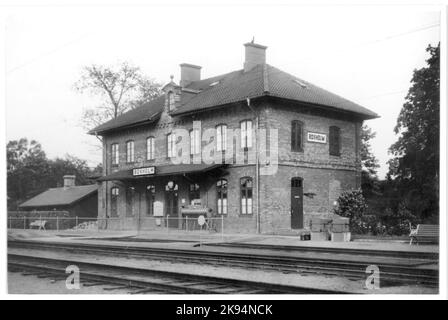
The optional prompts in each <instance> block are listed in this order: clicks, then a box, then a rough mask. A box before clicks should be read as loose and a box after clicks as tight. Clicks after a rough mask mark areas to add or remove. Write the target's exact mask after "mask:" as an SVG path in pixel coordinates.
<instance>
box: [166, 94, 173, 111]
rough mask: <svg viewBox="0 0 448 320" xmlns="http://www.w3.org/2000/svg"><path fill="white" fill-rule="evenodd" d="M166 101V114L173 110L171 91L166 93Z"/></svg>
mask: <svg viewBox="0 0 448 320" xmlns="http://www.w3.org/2000/svg"><path fill="white" fill-rule="evenodd" d="M167 100H168V112H171V111H173V110H174V107H175V105H174V104H175V100H174V93H173V92H172V91H170V92H168V96H167Z"/></svg>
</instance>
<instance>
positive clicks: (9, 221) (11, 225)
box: [9, 216, 12, 229]
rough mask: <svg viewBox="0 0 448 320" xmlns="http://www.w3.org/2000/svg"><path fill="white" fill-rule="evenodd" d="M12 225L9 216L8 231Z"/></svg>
mask: <svg viewBox="0 0 448 320" xmlns="http://www.w3.org/2000/svg"><path fill="white" fill-rule="evenodd" d="M11 227H12V224H11V216H10V217H9V229H12V228H11Z"/></svg>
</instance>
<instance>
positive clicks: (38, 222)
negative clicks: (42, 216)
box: [30, 220, 47, 230]
mask: <svg viewBox="0 0 448 320" xmlns="http://www.w3.org/2000/svg"><path fill="white" fill-rule="evenodd" d="M46 224H47V221H46V220H35V221H33V222H31V223H30V229H32V228H33V227H36V228H39V230H42V229H44V230H45V225H46Z"/></svg>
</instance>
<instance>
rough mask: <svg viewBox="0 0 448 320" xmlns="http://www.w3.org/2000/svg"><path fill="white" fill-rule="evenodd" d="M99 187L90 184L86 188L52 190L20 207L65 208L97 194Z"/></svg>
mask: <svg viewBox="0 0 448 320" xmlns="http://www.w3.org/2000/svg"><path fill="white" fill-rule="evenodd" d="M97 190H98V186H97V185H96V184H90V185H85V186H74V187H69V188H63V187H62V188H51V189H48V190H47V191H44V192H42V193H40V194H38V195H37V196H35V197H34V198H31V199H29V200H27V201H25V202H24V203H22V204H21V205H20V206H19V207H21V208H26V207H28V208H29V207H46V206H65V205H71V204H73V203H75V202H77V201H79V200H81V199H82V198H84V197H86V196H88V195H90V194H92V193H94V192H97Z"/></svg>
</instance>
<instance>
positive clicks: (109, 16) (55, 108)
mask: <svg viewBox="0 0 448 320" xmlns="http://www.w3.org/2000/svg"><path fill="white" fill-rule="evenodd" d="M5 23H6V31H5V35H6V37H5V46H6V52H5V55H6V57H5V60H6V61H5V69H6V129H7V131H6V139H7V140H8V141H9V140H15V139H19V138H21V137H27V138H28V139H34V140H37V141H39V142H40V143H41V144H42V147H43V149H44V150H45V152H46V153H47V155H48V157H50V158H54V157H57V156H58V157H63V156H64V155H65V154H71V155H75V156H77V157H79V158H82V159H85V160H87V161H88V163H89V165H90V166H96V165H97V164H98V163H99V162H100V161H101V152H100V150H98V149H97V148H96V147H95V144H96V138H95V137H92V136H89V135H87V134H86V132H85V130H84V129H83V128H82V126H81V122H80V118H81V114H82V111H83V109H84V108H86V107H90V106H93V105H94V103H95V99H94V98H93V97H91V96H88V95H81V94H79V93H77V92H76V91H75V90H74V89H73V84H74V83H75V82H76V81H77V80H78V79H79V77H80V74H81V70H82V68H83V66H86V65H90V64H92V63H95V64H103V65H113V64H116V63H118V62H120V61H129V62H131V63H133V64H134V65H137V66H139V67H140V68H141V69H142V71H143V72H144V73H145V74H147V75H148V76H150V77H152V78H154V79H156V80H157V81H159V82H161V83H166V82H168V81H169V80H170V75H171V74H173V75H174V80H175V81H178V80H179V73H180V68H179V64H180V63H183V62H187V63H193V64H197V65H200V66H202V77H203V78H207V77H210V76H214V75H219V74H222V73H227V72H229V71H233V70H239V69H242V67H243V60H244V47H243V44H244V43H246V42H249V41H250V40H251V39H252V38H253V37H255V42H257V43H260V44H263V45H266V46H268V49H267V63H269V64H270V65H273V66H275V67H277V68H280V69H282V70H284V71H286V72H288V73H291V74H293V75H295V76H297V77H299V78H302V79H304V80H306V81H309V82H311V83H314V84H316V85H318V86H320V87H323V88H325V89H327V90H329V91H331V92H333V93H336V94H339V95H341V96H343V97H345V98H347V99H349V100H352V101H354V102H356V103H359V104H360V105H362V106H364V107H367V108H369V109H371V110H373V111H374V112H376V113H378V114H379V115H380V116H381V118H379V119H375V120H369V121H367V122H366V123H367V124H368V125H369V126H370V127H371V128H372V129H373V130H374V131H375V132H376V133H377V136H376V138H375V139H374V140H373V141H372V151H373V153H374V154H375V156H376V157H377V158H378V159H379V162H380V165H381V167H380V169H379V177H381V178H382V177H384V176H385V174H386V173H387V170H388V166H387V160H388V159H389V158H390V155H389V154H388V148H389V147H390V145H391V144H392V143H394V142H395V141H396V140H397V136H396V135H395V134H394V132H393V129H394V126H395V124H396V119H397V117H398V114H399V112H400V109H401V107H402V105H403V103H404V98H405V96H406V93H407V90H408V89H409V86H410V80H411V78H412V73H413V70H414V69H418V68H421V67H423V66H425V59H427V58H428V55H427V53H426V51H425V49H426V47H427V46H428V45H429V44H432V45H436V44H437V43H438V42H439V39H440V26H439V25H440V12H438V11H437V8H429V7H411V8H408V7H387V6H386V7H381V6H357V7H349V6H332V7H325V6H319V7H313V6H293V5H282V6H271V5H265V6H251V5H244V6H236V5H226V6H205V5H203V6H199V5H196V6H173V5H168V6H163V5H158V6H109V7H108V6H66V7H63V6H53V7H52V6H43V7H20V8H9V9H8V13H7V15H6V19H5Z"/></svg>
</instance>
